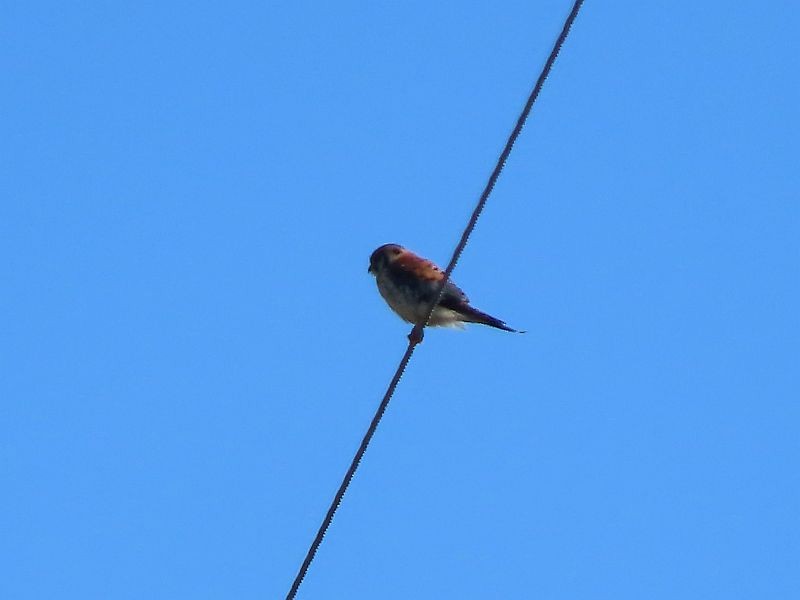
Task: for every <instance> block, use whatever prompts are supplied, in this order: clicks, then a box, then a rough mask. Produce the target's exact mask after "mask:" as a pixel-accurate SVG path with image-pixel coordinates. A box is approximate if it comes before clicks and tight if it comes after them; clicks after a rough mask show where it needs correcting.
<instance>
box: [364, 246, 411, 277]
mask: <svg viewBox="0 0 800 600" xmlns="http://www.w3.org/2000/svg"><path fill="white" fill-rule="evenodd" d="M405 251H406V249H405V248H403V247H402V246H400V245H399V244H384V245H383V246H381V247H380V248H378V249H377V250H375V252H373V253H372V255H371V256H370V257H369V269H367V272H368V273H372V274H373V275H377V274H378V273H380V272H381V271H382V270H383V269H384V268H386V266H387V265H389V264H391V263H393V262H394V261H396V260H397V259H398V258H400V257H401V256H402V255H403V253H405Z"/></svg>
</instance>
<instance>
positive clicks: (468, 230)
mask: <svg viewBox="0 0 800 600" xmlns="http://www.w3.org/2000/svg"><path fill="white" fill-rule="evenodd" d="M582 5H583V0H576V1H575V3H574V4H573V6H572V10H571V11H570V13H569V15H568V16H567V18H566V20H565V21H564V26H563V28H562V29H561V33H560V34H559V36H558V38H557V39H556V42H555V44H553V48H552V50H551V51H550V55H549V56H548V58H547V61H546V62H545V64H544V67H543V68H542V71H541V73H540V75H539V78H538V79H537V80H536V85H534V87H533V90H532V91H531V94H530V96H529V97H528V101H527V102H526V103H525V107H524V108H523V109H522V112H521V113H520V116H519V118H518V119H517V124H516V125H515V126H514V129H513V131H512V132H511V135H510V136H509V137H508V141H507V142H506V145H505V147H504V148H503V151H502V152H501V153H500V157H499V158H498V159H497V164H496V165H495V168H494V170H493V171H492V174H491V175H490V176H489V180H488V181H487V183H486V187H485V188H484V190H483V193H481V196H480V199H479V200H478V203H477V205H476V206H475V210H473V211H472V216H471V217H470V219H469V222H468V223H467V226H466V227H465V228H464V232H463V233H462V234H461V239H460V240H459V242H458V245H457V246H456V249H455V250H454V251H453V256H452V258H451V259H450V263H449V264H448V265H447V269H445V272H444V278H443V279H442V281H441V283H440V287H439V293H438V294H437V295H436V299H435V300H434V301H433V302H432V303H431V305H430V307H429V310H428V316H427V318H426V319H425V324H426V325H427V323H428V321H429V320H430V318H431V314H432V313H433V309H434V307H435V306H436V305H437V304H438V303H439V299H440V298H441V295H442V292H443V291H444V286H445V283H446V282H447V280H448V278H449V277H450V274H451V273H452V272H453V269H455V267H456V264H457V263H458V259H459V258H460V257H461V253H462V252H463V251H464V248H465V247H466V245H467V242H468V241H469V236H470V235H471V234H472V231H473V230H474V229H475V225H476V224H477V222H478V218H479V217H480V215H481V213H482V212H483V208H484V206H486V201H487V200H488V199H489V196H490V194H491V193H492V190H493V189H494V186H495V183H497V179H498V178H499V177H500V173H501V172H502V171H503V168H504V167H505V164H506V161H507V160H508V156H509V155H510V154H511V150H512V148H513V147H514V143H515V142H516V141H517V138H518V137H519V134H520V133H521V132H522V128H523V127H524V126H525V121H526V120H527V119H528V115H529V114H530V112H531V109H532V108H533V104H534V103H535V102H536V99H537V98H538V97H539V92H541V90H542V86H543V85H544V82H545V80H546V79H547V76H548V75H549V74H550V70H551V69H552V68H553V63H555V61H556V58H557V57H558V53H559V52H560V51H561V46H562V45H563V44H564V40H566V39H567V35H569V31H570V29H571V27H572V24H573V23H574V22H575V19H576V18H577V16H578V12H579V11H580V9H581V6H582ZM423 329H424V325H421V324H418V325H415V326H414V328H413V329H412V330H411V333H409V334H408V347H407V348H406V351H405V354H403V358H402V359H400V364H399V365H398V366H397V370H396V371H395V374H394V376H393V377H392V380H391V382H390V383H389V387H388V388H387V389H386V393H385V394H384V395H383V399H382V400H381V403H380V405H379V406H378V410H377V411H376V412H375V416H374V417H373V418H372V422H371V423H370V424H369V428H368V429H367V433H366V434H365V435H364V439H363V440H361V445H360V446H359V447H358V450H357V451H356V454H355V456H354V457H353V461H352V462H351V463H350V467H349V468H348V469H347V472H346V473H345V475H344V479H342V483H341V485H339V489H338V490H337V491H336V495H335V496H334V497H333V501H332V502H331V505H330V507H329V508H328V512H327V513H326V514H325V518H324V519H323V521H322V524H321V525H320V527H319V530H318V531H317V535H316V536H314V541H313V542H311V546H310V547H309V549H308V552H307V553H306V557H305V559H304V560H303V564H302V565H301V566H300V570H299V571H298V573H297V576H296V577H295V579H294V582H293V583H292V587H291V589H290V590H289V593H288V594H287V595H286V600H293V599H294V598H295V596H296V595H297V590H298V589H299V587H300V584H301V583H302V582H303V578H304V577H305V576H306V573H308V569H309V567H310V566H311V561H313V560H314V556H315V555H316V553H317V550H318V549H319V546H320V544H322V539H323V538H324V537H325V533H326V532H327V531H328V527H330V524H331V521H333V516H334V515H335V514H336V511H337V509H338V508H339V505H340V504H341V502H342V498H343V497H344V495H345V492H347V488H348V487H349V486H350V482H351V481H352V479H353V476H354V475H355V473H356V470H357V469H358V466H359V464H361V459H362V458H363V457H364V454H365V453H366V451H367V447H368V446H369V443H370V441H372V436H373V435H375V430H376V429H377V428H378V424H379V423H380V422H381V419H382V418H383V415H384V413H385V412H386V407H387V406H389V401H390V400H391V399H392V396H393V395H394V391H395V389H396V388H397V384H398V383H399V382H400V378H401V377H402V376H403V373H404V372H405V370H406V367H407V366H408V363H409V361H410V360H411V355H412V354H414V349H415V348H416V347H417V344H418V343H419V342H421V341H422V336H423Z"/></svg>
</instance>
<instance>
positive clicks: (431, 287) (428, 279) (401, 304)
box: [368, 244, 523, 341]
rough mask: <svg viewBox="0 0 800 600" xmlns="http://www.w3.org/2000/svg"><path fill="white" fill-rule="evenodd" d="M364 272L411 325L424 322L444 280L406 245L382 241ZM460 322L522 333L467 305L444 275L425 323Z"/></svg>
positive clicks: (454, 324) (459, 324) (445, 324)
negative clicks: (370, 274) (373, 278)
mask: <svg viewBox="0 0 800 600" xmlns="http://www.w3.org/2000/svg"><path fill="white" fill-rule="evenodd" d="M368 272H369V273H372V274H373V275H374V276H375V280H376V282H377V284H378V291H379V292H380V294H381V296H383V299H384V300H386V303H387V304H388V305H389V308H391V309H392V310H393V311H394V312H396V313H397V314H398V315H399V316H400V318H401V319H403V320H404V321H408V322H409V323H414V324H415V325H424V324H425V323H424V321H425V317H427V316H428V310H429V309H430V305H431V302H433V300H434V296H435V294H436V293H437V291H438V289H439V285H441V281H442V279H444V271H442V270H441V269H440V268H439V267H437V266H436V265H435V264H434V263H433V262H431V261H429V260H427V259H424V258H422V257H421V256H417V255H416V254H414V253H413V252H411V250H408V249H407V248H403V247H402V246H400V245H398V244H384V245H383V246H381V247H380V248H378V249H377V250H375V252H373V253H372V256H370V257H369V269H368ZM464 323H481V324H483V325H488V326H489V327H495V328H497V329H502V330H503V331H511V332H514V333H523V332H521V331H517V330H516V329H512V328H511V327H509V326H508V325H506V324H505V323H504V322H503V321H501V320H500V319H497V318H495V317H493V316H491V315H487V314H486V313H485V312H482V311H480V310H478V309H477V308H474V307H472V306H470V304H469V299H468V298H467V296H466V294H464V292H462V291H461V289H459V287H458V286H457V285H456V284H455V283H453V281H452V280H451V279H449V278H448V280H447V282H446V283H445V285H444V292H443V293H442V296H441V298H439V302H438V303H437V304H436V308H434V309H433V314H431V318H430V321H428V325H432V326H440V327H463V326H464ZM419 332H420V338H419V340H418V341H421V329H420V330H419ZM409 337H410V336H409Z"/></svg>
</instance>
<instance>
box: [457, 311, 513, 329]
mask: <svg viewBox="0 0 800 600" xmlns="http://www.w3.org/2000/svg"><path fill="white" fill-rule="evenodd" d="M458 312H460V313H461V314H462V315H463V316H464V320H465V321H466V322H467V323H480V324H482V325H488V326H489V327H494V328H496V329H502V330H503V331H510V332H512V333H525V332H524V331H519V330H518V329H512V328H511V327H509V326H508V325H506V324H505V321H501V320H500V319H496V318H495V317H493V316H492V315H487V314H486V313H485V312H482V311H480V310H478V309H477V308H473V307H472V306H470V305H469V304H464V305H462V306H460V307H459V308H458Z"/></svg>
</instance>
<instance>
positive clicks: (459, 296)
mask: <svg viewBox="0 0 800 600" xmlns="http://www.w3.org/2000/svg"><path fill="white" fill-rule="evenodd" d="M393 266H396V267H397V268H398V269H400V270H402V271H404V272H406V273H408V274H410V275H413V276H414V277H416V278H417V279H419V280H421V281H426V282H429V283H431V284H436V283H438V282H440V281H441V280H442V279H444V271H442V270H441V269H440V268H439V267H437V266H436V264H435V263H433V262H432V261H430V260H427V259H425V258H422V257H421V256H417V255H416V254H414V253H413V252H410V251H408V250H407V251H406V252H405V253H404V254H403V255H402V256H400V257H399V258H398V259H397V260H396V261H395V262H394V265H393ZM431 287H432V288H433V287H434V286H433V285H432V286H431ZM446 302H453V303H461V302H469V298H467V295H466V294H465V293H464V292H463V291H462V290H461V288H459V287H458V286H457V285H456V284H455V283H453V280H452V279H450V278H448V279H447V283H446V284H445V285H444V293H443V294H442V298H441V301H440V304H443V305H444V304H445V303H446Z"/></svg>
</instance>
